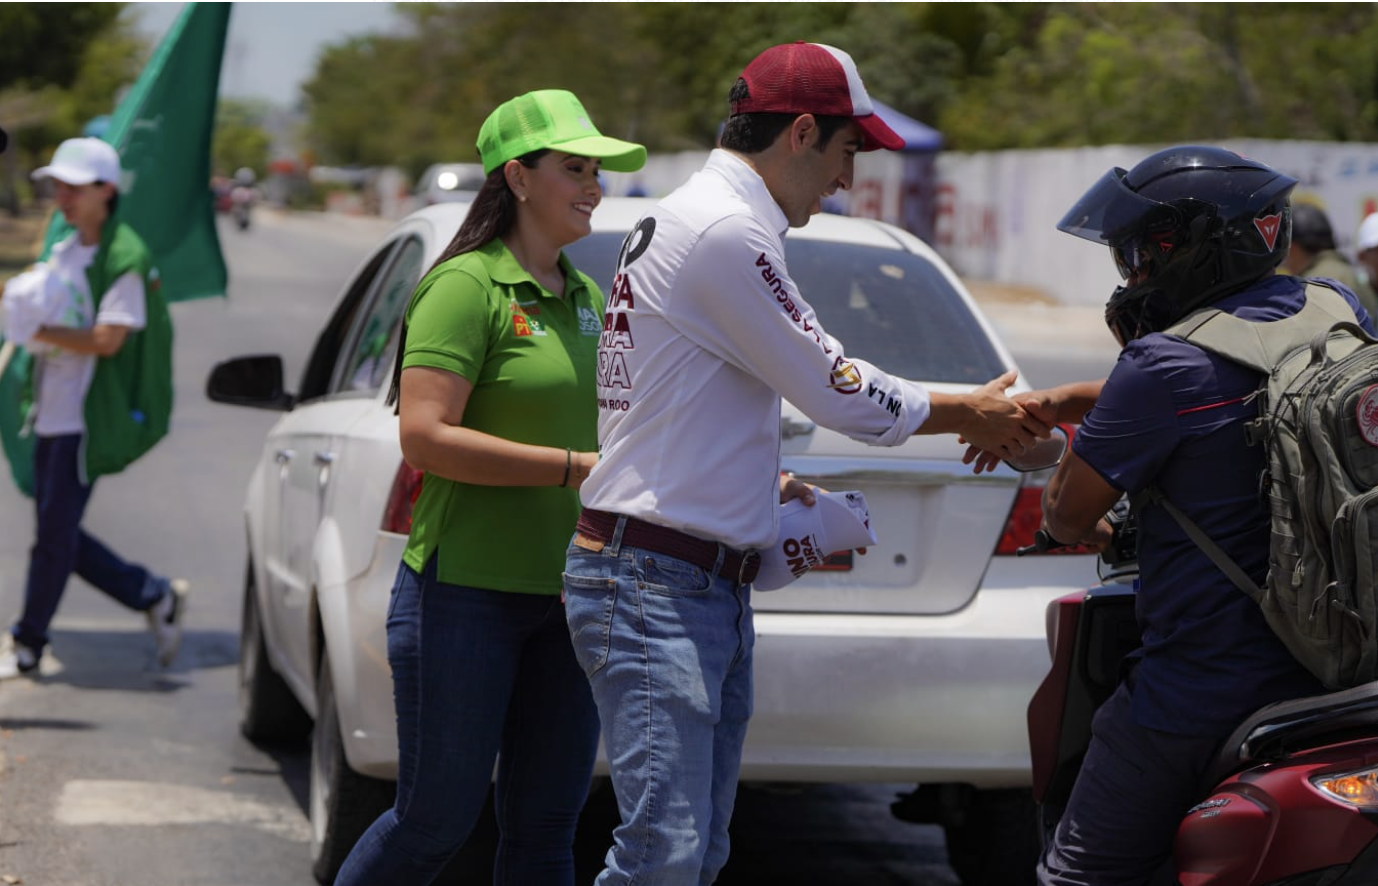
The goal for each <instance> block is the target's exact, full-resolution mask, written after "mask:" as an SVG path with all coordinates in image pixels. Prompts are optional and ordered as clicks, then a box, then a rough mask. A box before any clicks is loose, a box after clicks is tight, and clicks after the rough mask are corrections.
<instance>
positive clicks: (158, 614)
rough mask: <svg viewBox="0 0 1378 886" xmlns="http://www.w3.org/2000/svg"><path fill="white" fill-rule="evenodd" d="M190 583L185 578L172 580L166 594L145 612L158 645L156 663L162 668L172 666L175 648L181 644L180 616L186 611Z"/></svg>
mask: <svg viewBox="0 0 1378 886" xmlns="http://www.w3.org/2000/svg"><path fill="white" fill-rule="evenodd" d="M190 590H191V582H189V581H187V580H186V579H185V578H174V579H173V580H172V581H171V582H169V583H168V592H167V593H166V594H164V595H163V598H162V599H161V600H159V601H158V602H157V603H154V604H153V605H152V606H151V607H149V609H148V610H147V612H146V613H145V614H146V615H147V616H148V629H149V630H150V631H152V632H153V639H154V640H155V641H157V643H158V663H159V664H160V665H162V666H163V667H167V666H168V665H170V664H172V660H173V659H174V658H176V657H177V647H178V646H180V645H181V643H182V616H183V615H185V614H186V611H187V592H188V591H190Z"/></svg>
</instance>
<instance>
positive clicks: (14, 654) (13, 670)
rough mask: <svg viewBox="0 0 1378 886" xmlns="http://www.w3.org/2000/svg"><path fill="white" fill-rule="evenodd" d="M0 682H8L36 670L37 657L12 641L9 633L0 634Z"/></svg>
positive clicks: (22, 645)
mask: <svg viewBox="0 0 1378 886" xmlns="http://www.w3.org/2000/svg"><path fill="white" fill-rule="evenodd" d="M0 634H2V635H3V636H0V680H9V679H12V678H14V677H18V676H21V675H24V674H30V673H32V672H33V671H36V670H37V669H38V659H39V655H38V653H37V652H35V651H34V650H33V649H31V648H29V647H28V646H25V645H24V644H23V643H20V642H19V641H18V640H16V639H14V634H11V633H10V632H9V631H3V632H0Z"/></svg>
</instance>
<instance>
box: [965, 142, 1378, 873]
mask: <svg viewBox="0 0 1378 886" xmlns="http://www.w3.org/2000/svg"><path fill="white" fill-rule="evenodd" d="M1295 185H1296V180H1295V179H1292V178H1290V177H1288V176H1286V175H1283V174H1281V173H1279V172H1276V171H1275V170H1273V169H1270V168H1268V167H1267V166H1265V165H1263V164H1261V163H1257V162H1255V161H1253V160H1247V159H1244V158H1242V157H1239V156H1237V155H1235V154H1233V153H1231V152H1229V151H1225V150H1222V149H1219V148H1214V147H1199V146H1182V147H1175V148H1169V149H1167V150H1165V151H1160V152H1158V153H1156V154H1153V155H1152V156H1150V157H1148V158H1147V159H1145V160H1143V161H1142V162H1140V163H1139V164H1138V165H1137V166H1135V167H1134V168H1133V169H1132V170H1129V171H1128V172H1126V171H1125V170H1123V169H1113V170H1111V171H1110V172H1108V173H1106V174H1105V175H1104V176H1103V177H1102V178H1101V179H1100V181H1098V182H1097V183H1096V184H1095V185H1094V186H1093V187H1092V188H1091V189H1090V190H1089V191H1087V192H1086V194H1085V195H1083V196H1082V198H1081V199H1080V200H1078V201H1077V203H1076V205H1074V206H1073V207H1072V209H1071V210H1070V211H1069V212H1068V213H1067V214H1066V216H1065V217H1064V218H1063V219H1062V221H1061V222H1060V223H1059V224H1058V229H1059V230H1062V231H1065V232H1067V233H1069V234H1073V235H1075V236H1078V237H1082V238H1083V239H1087V240H1091V241H1092V242H1096V243H1102V244H1105V245H1108V246H1109V247H1110V251H1111V253H1112V255H1113V257H1114V260H1115V263H1116V265H1117V266H1118V268H1119V271H1120V274H1121V276H1122V277H1123V278H1124V280H1125V284H1124V285H1123V286H1121V287H1118V288H1117V289H1116V290H1115V292H1114V294H1113V295H1111V297H1110V300H1109V302H1108V303H1107V304H1106V309H1105V318H1106V323H1107V324H1108V325H1109V326H1110V329H1111V330H1112V331H1113V332H1114V334H1115V337H1116V338H1117V340H1118V341H1119V342H1120V345H1121V348H1122V350H1121V351H1120V356H1119V359H1118V361H1117V362H1116V364H1115V367H1114V369H1113V370H1112V371H1111V373H1110V376H1109V377H1108V378H1107V379H1105V380H1104V381H1101V382H1083V383H1078V384H1074V385H1064V386H1062V387H1059V388H1054V389H1051V390H1046V391H1033V392H1029V393H1027V394H1022V395H1017V397H1016V399H1019V400H1021V401H1022V402H1023V403H1024V404H1025V407H1026V408H1027V409H1029V411H1030V412H1033V413H1034V414H1036V415H1040V417H1042V418H1044V419H1045V420H1056V421H1059V422H1078V421H1079V422H1081V427H1080V429H1079V430H1078V431H1077V433H1076V435H1075V437H1074V442H1073V445H1072V450H1071V452H1069V453H1068V455H1067V456H1066V458H1065V459H1064V460H1063V462H1062V464H1061V465H1060V466H1059V467H1058V469H1057V471H1056V473H1055V474H1054V476H1053V478H1052V480H1051V481H1050V482H1049V484H1048V486H1047V488H1046V490H1045V492H1044V496H1043V511H1044V523H1043V528H1044V530H1045V531H1047V532H1048V533H1049V534H1050V535H1052V536H1053V537H1054V538H1056V539H1058V540H1060V541H1064V542H1077V541H1087V542H1091V543H1095V544H1098V545H1099V544H1103V543H1104V542H1105V541H1106V540H1107V533H1108V526H1107V525H1106V524H1105V522H1104V520H1103V516H1104V515H1105V514H1106V512H1107V511H1108V510H1109V509H1110V508H1111V507H1112V505H1114V504H1115V502H1117V501H1118V500H1119V499H1120V498H1121V497H1122V496H1124V495H1125V494H1126V493H1128V494H1129V495H1130V496H1131V497H1132V496H1134V495H1135V494H1136V493H1138V492H1140V491H1142V490H1144V489H1145V488H1147V487H1149V486H1150V485H1152V486H1157V487H1158V488H1160V489H1161V490H1162V491H1163V493H1164V494H1165V496H1166V497H1167V498H1168V500H1170V501H1172V502H1174V503H1175V504H1176V505H1177V506H1178V507H1180V508H1181V509H1182V510H1183V511H1185V512H1186V513H1187V514H1188V516H1190V517H1191V518H1192V519H1193V520H1195V521H1196V522H1197V524H1198V525H1199V526H1200V527H1201V528H1202V529H1203V530H1204V531H1205V532H1206V534H1207V535H1209V536H1210V537H1211V538H1212V539H1214V540H1216V541H1217V542H1218V543H1219V544H1220V546H1221V547H1222V548H1224V549H1225V551H1226V552H1227V553H1228V555H1229V556H1230V557H1231V558H1232V559H1234V560H1235V561H1236V562H1237V563H1239V564H1240V565H1241V566H1242V567H1243V568H1244V569H1245V570H1246V571H1247V572H1248V573H1249V575H1250V576H1251V577H1252V578H1253V580H1254V581H1255V582H1262V581H1263V579H1264V576H1265V574H1266V573H1267V570H1268V550H1269V517H1268V513H1267V510H1266V505H1265V503H1264V502H1263V501H1262V500H1261V497H1260V495H1259V478H1260V476H1261V475H1262V473H1263V470H1264V464H1263V451H1262V447H1257V446H1249V445H1247V444H1246V442H1245V438H1244V433H1243V426H1244V423H1245V422H1247V421H1249V420H1250V419H1253V418H1254V417H1255V416H1256V415H1257V413H1258V407H1257V404H1256V403H1255V402H1254V400H1253V397H1252V396H1251V395H1252V394H1253V392H1254V391H1255V390H1256V389H1257V388H1258V386H1259V381H1260V379H1259V374H1258V373H1257V372H1255V371H1253V370H1251V369H1248V368H1246V367H1244V366H1242V365H1240V364H1237V363H1234V362H1232V361H1230V360H1227V359H1225V358H1224V357H1219V356H1216V355H1214V354H1211V353H1209V352H1207V351H1205V350H1203V349H1201V348H1199V347H1197V346H1196V345H1193V344H1191V343H1189V342H1187V341H1185V340H1184V339H1181V338H1178V337H1176V336H1171V335H1165V334H1163V332H1162V331H1163V330H1165V329H1167V328H1168V327H1169V326H1171V325H1172V324H1173V323H1175V322H1176V321H1177V320H1180V319H1181V318H1183V317H1184V316H1186V315H1187V314H1189V313H1191V312H1192V311H1194V310H1196V309H1198V308H1200V307H1203V306H1205V305H1210V306H1212V307H1214V308H1218V309H1220V310H1222V311H1226V312H1228V313H1230V314H1233V315H1236V316H1238V317H1241V318H1243V319H1246V320H1249V321H1251V322H1266V321H1270V320H1276V319H1281V318H1283V317H1287V316H1290V315H1292V314H1295V313H1296V312H1297V311H1298V310H1299V309H1300V308H1301V306H1302V304H1303V303H1304V302H1305V295H1304V293H1305V287H1306V284H1305V282H1304V281H1303V280H1301V279H1300V278H1297V277H1290V276H1286V275H1275V274H1274V270H1275V269H1276V268H1277V266H1278V265H1279V264H1280V263H1281V262H1282V261H1283V258H1284V257H1285V256H1286V255H1287V252H1288V247H1289V245H1290V243H1291V239H1292V207H1291V205H1290V197H1291V192H1292V189H1293V187H1295ZM1338 291H1339V292H1340V294H1341V295H1342V296H1343V297H1344V299H1345V300H1346V302H1347V303H1348V304H1349V306H1350V307H1351V308H1352V309H1353V310H1354V313H1355V316H1356V318H1357V319H1358V320H1359V321H1360V323H1361V325H1363V326H1364V328H1365V329H1368V330H1369V331H1370V332H1371V331H1372V329H1373V324H1372V320H1371V319H1370V318H1369V316H1368V314H1367V312H1366V311H1364V309H1363V308H1362V307H1361V306H1360V304H1359V302H1358V300H1357V299H1356V298H1355V296H1354V294H1353V293H1352V292H1350V291H1349V290H1348V289H1346V288H1343V287H1340V288H1339V290H1338ZM992 458H993V457H992V456H990V455H987V454H981V453H975V452H968V460H972V459H975V460H976V461H977V470H978V471H979V470H982V469H985V468H987V467H989V466H990V465H991V463H992ZM1137 517H1138V520H1139V565H1140V590H1139V594H1138V598H1137V604H1136V606H1137V608H1136V615H1137V618H1138V622H1139V628H1140V630H1141V632H1142V635H1143V646H1142V647H1141V648H1140V649H1139V650H1138V651H1137V652H1135V653H1134V654H1133V655H1132V656H1131V657H1130V658H1129V659H1128V661H1127V671H1126V674H1125V677H1124V679H1123V680H1122V682H1121V683H1120V685H1119V687H1118V688H1117V690H1116V691H1115V693H1114V695H1112V696H1111V698H1110V699H1109V700H1108V701H1107V702H1106V703H1105V704H1104V705H1103V706H1102V707H1101V708H1100V710H1099V711H1097V713H1096V715H1095V720H1094V722H1093V726H1092V739H1091V744H1090V748H1089V750H1088V751H1087V754H1086V758H1085V761H1084V763H1083V765H1082V768H1081V772H1080V775H1079V776H1078V778H1077V781H1076V784H1075V786H1074V788H1073V790H1072V794H1071V796H1070V798H1069V800H1068V804H1067V808H1066V810H1065V811H1064V813H1063V816H1062V818H1061V820H1060V821H1059V823H1058V826H1057V829H1056V831H1055V833H1054V835H1053V839H1052V842H1051V845H1050V846H1049V847H1048V849H1047V851H1046V852H1045V853H1044V856H1043V858H1042V860H1041V862H1040V864H1039V869H1038V880H1039V883H1040V884H1042V886H1070V884H1079V886H1092V884H1094V886H1108V884H1116V886H1131V884H1147V883H1150V882H1157V880H1155V879H1154V878H1155V877H1157V876H1161V875H1162V874H1163V873H1164V872H1165V871H1167V870H1169V869H1170V868H1169V866H1170V863H1171V851H1172V844H1173V838H1174V835H1175V833H1176V830H1177V825H1178V823H1179V822H1180V821H1181V819H1182V817H1183V815H1184V814H1185V813H1186V812H1187V810H1188V809H1189V808H1190V807H1191V805H1192V804H1193V803H1194V802H1196V801H1197V800H1198V799H1199V797H1198V796H1197V793H1196V792H1197V790H1198V789H1199V787H1200V781H1201V778H1202V776H1203V774H1204V773H1205V771H1206V770H1207V768H1208V767H1209V766H1210V765H1211V763H1212V762H1213V761H1214V759H1215V757H1216V754H1217V753H1218V750H1219V746H1220V743H1221V742H1222V741H1223V739H1224V738H1225V737H1226V736H1228V735H1229V733H1230V732H1231V731H1232V730H1233V729H1234V728H1235V727H1236V726H1237V725H1238V724H1239V723H1240V722H1241V721H1242V720H1243V719H1244V718H1245V717H1246V716H1247V715H1248V714H1250V713H1251V712H1253V711H1254V710H1257V709H1258V708H1260V707H1262V706H1264V705H1266V704H1269V703H1272V702H1275V701H1280V700H1282V699H1287V698H1296V697H1300V696H1304V695H1310V694H1315V693H1319V692H1321V691H1322V687H1321V684H1320V683H1319V681H1317V680H1316V679H1315V678H1314V677H1313V676H1312V675H1311V674H1310V673H1309V672H1308V671H1306V670H1305V669H1304V668H1303V667H1302V665H1300V664H1299V663H1298V662H1297V661H1296V660H1295V659H1294V658H1293V657H1292V655H1291V653H1290V652H1288V650H1287V648H1286V647H1285V646H1284V645H1283V644H1282V642H1281V641H1280V640H1279V639H1278V638H1277V637H1276V635H1275V634H1274V633H1273V632H1272V630H1271V629H1270V628H1269V626H1268V624H1267V623H1266V622H1265V620H1264V618H1263V613H1262V610H1261V609H1260V608H1259V606H1258V604H1257V603H1255V602H1254V601H1253V600H1252V599H1250V598H1249V597H1248V596H1246V595H1245V594H1244V593H1243V592H1242V591H1240V590H1239V589H1238V588H1237V587H1236V586H1235V585H1234V583H1233V582H1232V581H1231V580H1230V579H1229V578H1228V577H1227V576H1226V575H1225V574H1224V573H1223V572H1221V570H1220V569H1218V568H1217V567H1216V566H1215V565H1214V564H1213V563H1212V562H1211V560H1210V559H1209V557H1208V556H1207V555H1206V554H1205V553H1204V552H1203V551H1202V550H1201V549H1200V548H1199V547H1198V546H1197V545H1196V544H1195V542H1193V541H1192V540H1191V539H1190V538H1189V537H1188V536H1187V535H1186V533H1185V532H1184V531H1183V530H1182V529H1181V527H1180V526H1179V525H1178V524H1177V522H1176V521H1174V520H1173V519H1172V517H1171V516H1169V515H1168V514H1167V513H1166V512H1165V511H1164V509H1163V508H1162V507H1161V506H1148V507H1146V508H1144V509H1143V510H1142V511H1141V512H1139V513H1138V514H1137ZM1170 882H1174V883H1175V882H1176V880H1175V879H1174V880H1171V881H1170Z"/></svg>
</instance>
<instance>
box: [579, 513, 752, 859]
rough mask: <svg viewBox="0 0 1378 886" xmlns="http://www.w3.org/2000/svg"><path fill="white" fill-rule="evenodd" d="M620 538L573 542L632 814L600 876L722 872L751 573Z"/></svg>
mask: <svg viewBox="0 0 1378 886" xmlns="http://www.w3.org/2000/svg"><path fill="white" fill-rule="evenodd" d="M621 537H622V529H621V526H620V525H619V527H618V529H617V530H616V531H615V532H614V535H613V540H612V541H611V542H610V543H608V544H607V545H606V546H605V547H604V548H603V549H602V550H601V551H598V552H593V551H589V550H586V549H584V548H582V547H579V546H578V544H575V545H572V546H571V547H570V548H569V551H568V552H567V554H566V564H565V611H566V614H567V616H568V618H569V631H570V635H571V636H572V637H573V638H574V653H575V655H577V656H578V658H579V664H580V665H582V666H583V668H584V672H585V673H586V674H587V675H588V678H589V683H590V684H591V685H592V686H593V698H594V700H595V701H596V702H597V703H598V714H599V718H600V719H601V720H602V723H603V744H604V747H605V748H606V749H607V754H608V762H609V764H610V766H611V769H612V784H613V790H614V792H615V793H616V794H617V805H618V809H619V811H620V812H621V816H622V823H621V825H619V826H618V827H617V828H616V829H615V830H614V831H613V847H612V849H611V850H610V851H609V852H608V855H607V858H606V860H605V862H604V863H605V865H606V869H605V870H604V871H603V872H602V873H601V874H600V875H599V876H598V879H597V881H596V882H597V884H598V886H613V884H630V883H644V884H654V886H681V884H682V886H699V884H708V883H712V882H713V881H714V880H715V879H716V878H717V876H718V872H719V871H720V870H722V867H723V865H724V864H726V863H727V854H728V848H729V847H728V835H727V825H728V822H729V820H730V819H731V818H732V806H733V803H734V802H735V800H736V794H737V772H738V769H739V768H740V765H741V759H742V742H743V741H744V740H745V738H746V727H747V720H748V719H750V717H751V661H752V646H753V644H754V642H755V633H754V630H753V627H752V614H751V599H750V594H751V586H750V585H739V584H737V582H736V581H735V580H734V579H731V578H719V577H717V576H714V575H711V574H709V573H708V572H706V571H705V570H703V569H701V568H699V567H697V566H694V565H691V564H689V563H686V562H685V561H683V560H678V559H676V558H674V557H667V556H665V555H663V554H659V553H655V552H653V551H648V550H643V549H639V548H631V547H624V546H622V545H621Z"/></svg>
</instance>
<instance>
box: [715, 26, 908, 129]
mask: <svg viewBox="0 0 1378 886" xmlns="http://www.w3.org/2000/svg"><path fill="white" fill-rule="evenodd" d="M742 79H743V80H745V81H746V87H747V91H748V93H749V95H748V96H747V97H746V98H745V99H742V100H741V101H735V102H732V115H733V116H736V115H737V114H822V115H824V116H828V117H851V118H852V119H853V120H855V121H856V124H857V125H858V126H860V127H861V131H862V133H863V134H864V136H865V139H864V143H863V144H862V148H861V149H862V150H863V151H874V150H876V149H878V148H885V149H886V150H889V151H898V150H900V149H901V148H903V147H904V139H902V138H900V137H899V136H898V135H896V134H895V131H894V130H893V129H891V128H890V127H889V126H888V125H886V123H885V121H884V120H882V119H880V116H879V115H878V114H876V109H875V106H874V105H872V104H871V97H870V96H869V95H867V94H866V87H865V86H863V85H862V83H861V75H860V74H859V73H857V70H856V62H854V61H852V57H851V56H850V55H848V54H847V53H845V52H843V51H842V50H840V49H836V48H834V47H832V46H825V45H823V44H822V43H805V42H804V41H802V40H801V41H799V42H798V43H784V44H781V45H779V46H772V47H771V48H769V49H767V50H766V51H765V52H762V53H761V54H760V55H758V56H756V57H755V58H754V59H752V60H751V63H750V64H748V65H747V66H746V70H744V71H742Z"/></svg>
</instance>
